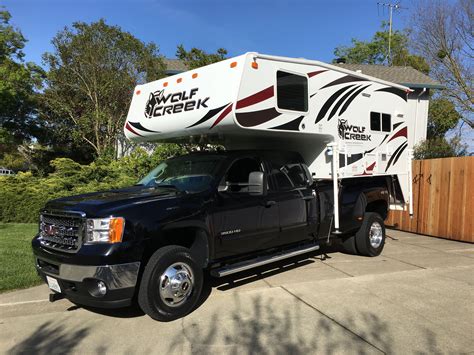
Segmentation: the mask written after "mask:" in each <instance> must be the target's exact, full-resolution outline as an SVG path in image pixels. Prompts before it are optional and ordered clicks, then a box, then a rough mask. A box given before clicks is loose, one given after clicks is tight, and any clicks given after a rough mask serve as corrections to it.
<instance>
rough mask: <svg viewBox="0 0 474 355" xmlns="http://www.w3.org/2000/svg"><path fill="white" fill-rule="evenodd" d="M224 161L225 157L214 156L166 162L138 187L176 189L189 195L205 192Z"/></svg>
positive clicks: (142, 180)
mask: <svg viewBox="0 0 474 355" xmlns="http://www.w3.org/2000/svg"><path fill="white" fill-rule="evenodd" d="M223 160H224V157H221V156H212V155H205V156H198V155H196V156H183V157H179V158H175V159H170V160H166V161H164V162H163V163H161V164H160V165H158V166H157V167H156V168H155V169H153V170H152V171H151V172H150V173H149V174H148V175H147V176H145V177H144V178H143V179H141V180H140V182H139V183H138V185H144V186H150V187H159V186H163V187H175V188H176V189H178V190H180V191H186V192H189V193H193V192H200V191H204V190H206V189H208V188H209V186H210V184H211V182H212V181H213V180H214V175H215V173H216V169H217V168H218V166H219V164H220V162H222V161H223Z"/></svg>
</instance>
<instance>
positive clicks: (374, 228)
mask: <svg viewBox="0 0 474 355" xmlns="http://www.w3.org/2000/svg"><path fill="white" fill-rule="evenodd" d="M382 237H383V229H382V226H381V225H380V223H379V222H373V223H372V225H371V226H370V230H369V241H370V245H371V246H372V248H375V249H377V248H378V247H380V244H382V239H383V238H382Z"/></svg>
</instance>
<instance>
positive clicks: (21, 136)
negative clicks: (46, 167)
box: [0, 8, 44, 159]
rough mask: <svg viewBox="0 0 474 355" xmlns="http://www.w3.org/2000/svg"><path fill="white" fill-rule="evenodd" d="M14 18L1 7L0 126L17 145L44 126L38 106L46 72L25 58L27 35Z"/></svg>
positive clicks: (13, 143)
mask: <svg viewBox="0 0 474 355" xmlns="http://www.w3.org/2000/svg"><path fill="white" fill-rule="evenodd" d="M10 19H11V15H10V13H9V12H8V11H6V10H4V9H2V8H0V102H1V104H0V128H3V129H5V130H8V131H9V132H10V133H11V137H10V138H11V139H12V141H11V142H10V143H11V144H12V145H13V146H15V145H18V144H21V142H22V141H23V140H25V139H26V140H30V139H32V138H33V137H34V136H36V135H37V134H38V133H39V131H40V129H41V127H40V126H39V122H38V120H37V116H36V108H37V103H38V102H37V96H38V95H37V90H39V89H40V88H41V86H42V77H43V75H44V72H43V70H42V69H41V68H40V67H38V66H37V65H35V64H33V63H25V62H24V53H23V48H24V46H25V43H26V39H25V37H24V36H23V34H22V33H21V32H20V31H19V30H18V29H16V28H14V27H13V26H12V25H10ZM1 158H2V156H1V153H0V159H1Z"/></svg>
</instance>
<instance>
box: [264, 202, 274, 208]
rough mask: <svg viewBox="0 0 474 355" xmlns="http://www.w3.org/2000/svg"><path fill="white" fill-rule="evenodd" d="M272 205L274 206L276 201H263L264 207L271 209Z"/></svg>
mask: <svg viewBox="0 0 474 355" xmlns="http://www.w3.org/2000/svg"><path fill="white" fill-rule="evenodd" d="M273 205H276V201H265V207H267V208H268V207H272V206H273Z"/></svg>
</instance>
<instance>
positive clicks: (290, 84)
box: [277, 70, 308, 112]
mask: <svg viewBox="0 0 474 355" xmlns="http://www.w3.org/2000/svg"><path fill="white" fill-rule="evenodd" d="M277 105H278V108H281V109H284V110H291V111H303V112H306V111H308V78H307V77H306V76H303V75H296V74H292V73H287V72H284V71H280V70H279V71H277Z"/></svg>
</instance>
